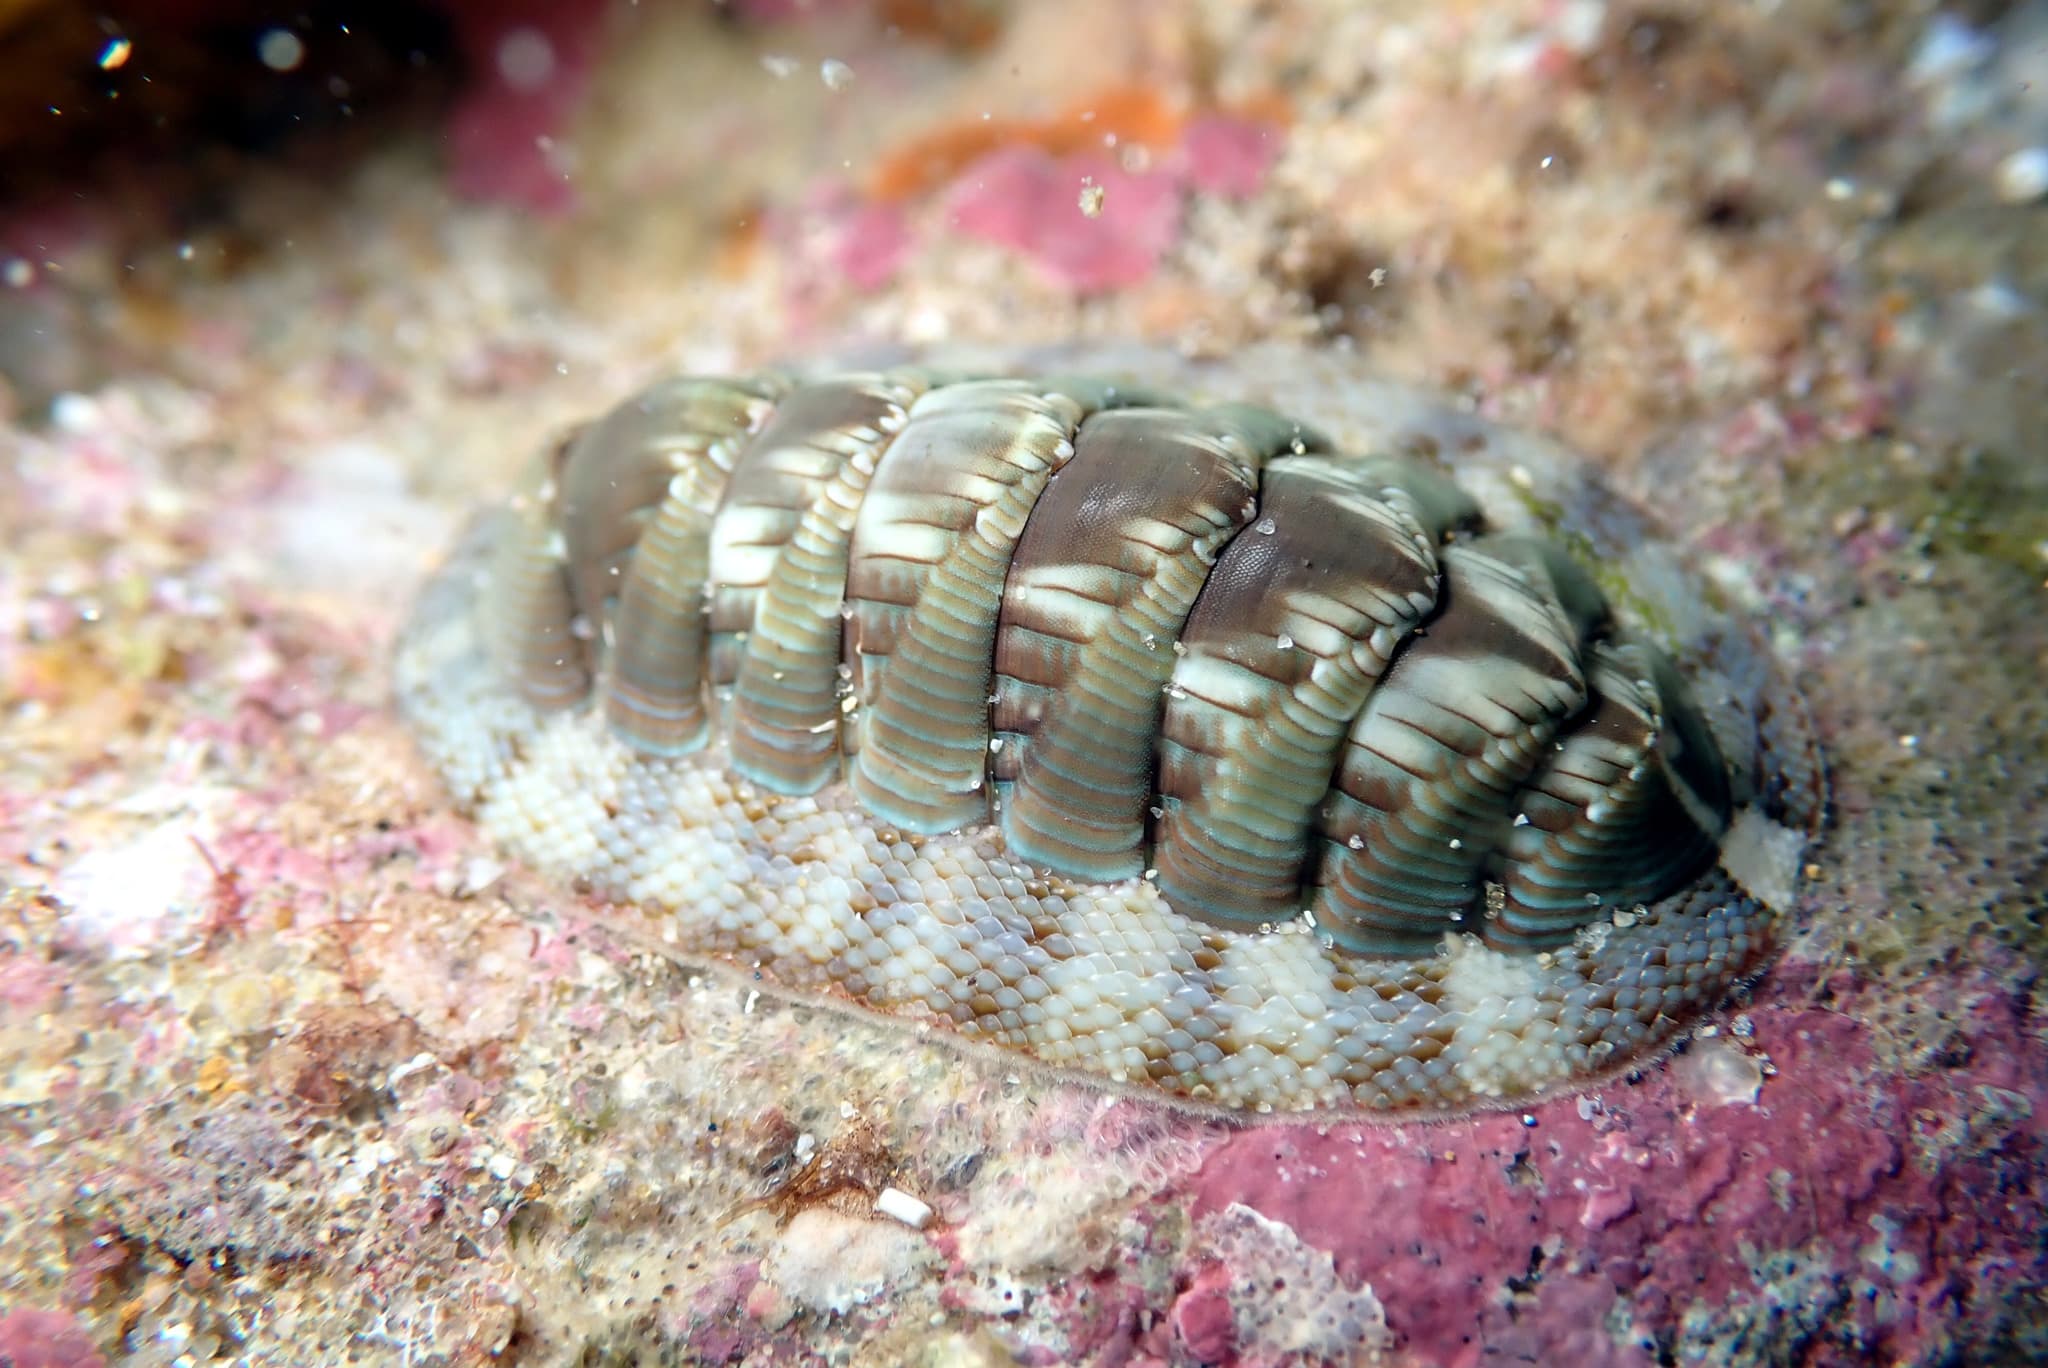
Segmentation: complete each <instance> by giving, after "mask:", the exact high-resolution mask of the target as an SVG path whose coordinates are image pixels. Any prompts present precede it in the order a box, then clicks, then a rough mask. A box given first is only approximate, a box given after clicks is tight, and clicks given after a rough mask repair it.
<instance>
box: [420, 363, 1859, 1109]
mask: <svg viewBox="0 0 2048 1368" xmlns="http://www.w3.org/2000/svg"><path fill="white" fill-rule="evenodd" d="M985 360H986V358H971V357H956V358H949V360H948V362H947V363H946V364H945V365H943V366H939V365H930V364H901V365H892V366H882V367H873V368H867V369H849V370H843V371H836V372H835V371H822V372H818V373H815V374H807V375H802V376H799V375H796V374H781V373H777V374H762V375H755V376H748V377H739V378H686V379H678V380H671V381H665V382H662V383H660V384H657V385H655V386H653V387H651V388H649V389H648V390H646V391H644V392H643V393H642V394H640V395H638V396H635V397H634V398H632V399H630V400H628V401H627V402H626V403H624V404H622V405H621V406H620V407H619V408H617V409H616V410H614V411H613V412H612V413H610V414H608V415H606V416H604V417H602V418H600V419H598V420H597V421H595V422H593V423H591V424H589V425H588V426H586V427H584V428H582V429H579V430H578V431H577V432H575V433H573V434H571V435H570V436H569V437H567V438H566V439H565V440H563V441H562V442H560V443H558V444H556V445H554V446H552V447H550V448H549V450H548V451H546V452H545V453H543V454H542V456H541V457H540V458H539V459H538V460H537V462H536V463H535V467H534V469H533V471H532V472H531V474H530V475H529V477H528V478H527V480H526V481H525V483H524V484H523V485H522V486H521V487H520V488H519V489H518V490H517V491H516V492H515V493H514V494H513V495H512V496H511V497H510V498H509V500H507V501H506V502H505V503H504V504H503V505H502V506H499V507H497V508H494V509H491V510H489V511H487V512H486V513H484V514H483V515H482V516H480V517H479V518H478V519H477V520H476V521H475V522H474V523H473V524H472V525H471V526H470V528H469V529H468V531H467V532H466V533H465V534H464V536H463V537H462V539H461V541H460V543H459V544H458V546H457V547H456V549H455V551H454V553H453V555H452V556H451V557H450V559H449V561H448V563H447V565H446V566H445V567H444V568H443V569H442V570H441V571H439V572H438V573H437V574H436V575H435V576H434V578H433V579H432V580H431V582H430V583H429V585H428V586H427V588H426V589H425V591H424V592H423V594H422V596H421V598H420V600H419V603H418V605H417V607H416V609H415V611H414V614H413V616H412V619H411V621H410V623H409V625H408V626H407V628H406V630H405V632H404V634H403V636H402V638H401V641H400V644H399V649H398V655H397V685H398V694H399V699H400V703H401V707H402V709H403V711H404V713H405V714H406V716H407V718H408V720H409V722H410V724H411V726H412V728H413V730H414V732H415V734H416V735H417V737H418V738H419V741H420V744H421V746H422V748H423V750H424V752H425V753H426V755H427V756H428V758H429V759H430V761H431V762H432V763H433V765H434V766H435V768H436V769H437V770H438V771H439V772H440V774H441V775H442V776H443V778H444V779H445V781H446V782H447V784H448V786H449V788H450V789H451V790H452V792H453V793H454V795H455V797H456V798H457V800H458V801H459V802H461V803H462V804H463V805H464V806H465V807H466V808H467V809H468V810H470V811H471V812H473V813H474V814H475V815H476V817H477V819H478V821H479V822H480V823H481V825H482V826H483V828H484V829H485V831H487V832H488V833H489V834H490V835H491V836H492V837H494V838H495V839H497V840H498V841H500V842H502V843H503V844H504V845H505V846H506V847H508V848H509V849H510V850H512V851H513V852H514V853H516V854H517V855H519V856H520V857H522V858H524V859H525V860H527V861H529V862H531V863H532V864H534V865H535V866H537V867H539V868H540V869H541V870H543V871H545V872H548V873H550V874H554V875H557V876H560V877H562V878H564V879H565V880H573V881H575V882H576V883H577V884H578V885H579V886H582V887H586V888H588V889H591V890H593V891H594V892H596V893H597V894H599V895H600V896H602V897H603V898H605V899H607V900H609V901H610V902H611V903H612V904H615V905H616V906H617V907H618V909H619V911H620V915H621V916H625V917H631V918H633V919H635V920H636V921H638V922H640V924H641V925H642V929H644V930H645V931H646V932H647V933H648V934H650V935H652V936H654V937H656V938H658V939H659V940H660V941H661V942H662V943H664V944H666V945H668V946H670V947H672V948H673V950H674V951H675V952H677V953H680V954H682V955H686V956H692V957H701V958H705V959H716V960H723V961H728V962H732V963H736V964H739V965H741V966H743V967H745V968H746V969H748V970H750V971H758V972H759V973H760V974H762V975H763V976H764V978H765V980H766V981H768V982H770V983H772V984H775V985H778V986H780V987H782V988H784V989H786V990H788V991H790V992H792V993H796V994H802V995H808V996H813V997H818V998H824V999H830V1000H833V1001H837V1002H840V1003H848V1004H852V1005H854V1006H856V1007H858V1008H861V1009H866V1010H870V1011H873V1012H876V1013H881V1014H886V1015H887V1016H889V1017H893V1018H898V1019H902V1020H905V1021H911V1022H932V1021H936V1022H939V1023H941V1024H944V1025H947V1026H950V1027H952V1028H953V1029H954V1030H956V1031H957V1032H958V1033H959V1035H960V1036H962V1037H964V1038H968V1039H974V1040H980V1041H985V1042H990V1043H993V1044H995V1045H998V1046H1002V1047H1005V1048H1007V1049H1009V1050H1012V1051H1015V1052H1018V1053H1020V1054H1021V1055H1024V1056H1028V1057H1029V1058H1030V1059H1032V1060H1034V1061H1036V1062H1037V1063H1039V1064H1042V1065H1045V1066H1048V1067H1050V1068H1053V1069H1056V1070H1062V1071H1073V1072H1075V1073H1077V1074H1079V1075H1081V1076H1084V1077H1086V1078H1088V1079H1091V1080H1093V1081H1097V1082H1103V1083H1111V1084H1121V1085H1127V1086H1130V1087H1134V1088H1141V1089H1147V1090H1152V1091H1155V1092H1157V1093H1160V1094H1164V1095H1171V1096H1172V1097H1175V1098H1178V1099H1181V1100H1185V1101H1188V1102H1191V1103H1196V1104H1206V1105H1213V1106H1219V1107H1224V1108H1230V1109H1238V1110H1247V1111H1299V1110H1305V1109H1312V1108H1331V1109H1353V1110H1364V1111H1372V1112H1390V1113H1391V1112H1398V1113H1430V1114H1444V1113H1451V1112H1456V1111H1460V1110H1466V1109H1470V1108H1474V1107H1480V1106H1497V1105H1510V1104H1513V1103H1517V1102H1521V1101H1525V1100H1527V1099H1530V1098H1532V1097H1535V1096H1538V1095H1542V1094H1545V1093H1549V1092H1554V1091H1559V1090H1563V1089H1568V1088H1572V1087H1578V1086H1584V1085H1587V1084H1589V1083H1592V1082H1594V1081H1597V1080H1598V1079H1600V1078H1602V1077H1604V1076H1606V1075H1608V1074H1611V1073H1613V1072H1614V1071H1616V1070H1618V1069H1620V1068H1622V1067H1624V1066H1626V1065H1628V1064H1630V1063H1632V1062H1635V1061H1638V1060H1640V1059H1642V1058H1643V1057H1644V1056H1645V1055H1646V1054H1648V1053H1650V1052H1652V1051H1655V1050H1656V1049H1658V1048H1660V1047H1661V1046H1664V1045H1667V1044H1668V1043H1669V1042H1670V1041H1671V1040H1672V1039H1673V1038H1674V1037H1675V1035H1676V1034H1677V1033H1678V1032H1680V1031H1681V1030H1683V1029H1686V1028H1687V1027H1688V1026H1689V1025H1690V1024H1691V1023H1693V1022H1694V1021H1696V1020H1697V1019H1698V1018H1699V1017H1701V1016H1702V1014H1704V1013H1706V1012H1709V1011H1711V1010H1712V1009H1714V1008H1715V1007H1716V1006H1718V1005H1719V1004H1720V1003H1721V1002H1722V1001H1723V1000H1724V998H1725V997H1726V995H1727V993H1728V991H1729V990H1730V988H1731V987H1733V986H1734V985H1736V984H1737V983H1739V982H1740V981H1742V980H1743V979H1744V978H1745V977H1746V976H1748V975H1750V974H1752V973H1754V972H1755V971H1756V970H1757V969H1758V968H1759V967H1760V966H1761V965H1762V964H1763V963H1764V961H1765V958H1766V957H1767V955H1768V953H1769V951H1770V949H1771V947H1772V945H1773V944H1774V941H1775V939H1776V936H1777V928H1778V924H1779V922H1780V920H1781V919H1782V917H1783V916H1784V915H1785V914H1786V913H1787V912H1788V911H1789V910H1790V908H1791V906H1792V904H1793V902H1794V900H1795V899H1796V897H1797V890H1798V879H1799V870H1800V869H1801V867H1802V859H1803V856H1802V851H1803V848H1804V845H1805V843H1806V841H1807V839H1808V838H1809V837H1810V836H1811V835H1812V834H1813V833H1814V832H1815V830H1816V829H1817V827H1818V824H1819V821H1820V817H1821V811H1822V798H1823V795H1822V776H1821V767H1820V762H1819V758H1818V755H1817V752H1816V749H1815V746H1814V743H1813V739H1812V736H1811V733H1810V730H1809V728H1808V727H1807V725H1806V723H1805V721H1804V712H1803V709H1802V707H1801V705H1800V702H1799V699H1798V698H1797V695H1796V693H1794V692H1793V691H1792V690H1791V688H1790V687H1789V686H1788V685H1787V684H1786V682H1785V681H1784V679H1783V677H1782V674H1781V671H1780V670H1779V669H1777V668H1776V667H1775V666H1774V663H1773V662H1772V660H1771V658H1770V656H1769V654H1768V652H1767V651H1766V650H1765V649H1764V648H1763V647H1761V646H1760V645H1759V644H1758V642H1757V641H1756V639H1755V638H1754V637H1753V636H1752V634H1751V633H1750V632H1749V630H1748V629H1747V628H1746V626H1745V625H1744V624H1743V623H1742V622H1741V621H1740V620H1739V617H1738V615H1737V614H1735V613H1733V612H1732V611H1731V610H1729V609H1728V608H1727V607H1725V606H1724V605H1722V604H1720V603H1719V602H1717V600H1716V596H1715V594H1714V593H1713V592H1712V590H1711V588H1710V584H1709V580H1708V577H1706V576H1704V575H1703V574H1701V573H1700V572H1699V570H1698V569H1697V567H1694V566H1691V565H1689V564H1687V563H1686V560H1685V558H1684V557H1683V556H1682V555H1681V554H1680V553H1679V552H1678V550H1677V549H1676V548H1675V547H1674V546H1672V545H1671V544H1670V543H1669V542H1668V541H1666V540H1664V539H1663V538H1660V537H1659V536H1657V535H1656V534H1655V532H1654V530H1653V528H1652V526H1651V524H1650V522H1649V519H1648V518H1647V517H1646V516H1645V515H1644V514H1643V513H1641V512H1640V511H1638V510H1636V509H1634V508H1632V507H1631V506H1629V505H1628V504H1626V503H1625V502H1623V501H1621V500H1619V499H1617V498H1615V497H1613V496H1612V495H1611V494H1609V493H1607V492H1606V491H1605V490H1604V489H1603V488H1602V486H1601V485H1600V483H1599V481H1598V480H1597V479H1596V478H1595V477H1594V475H1593V473H1592V471H1591V468H1590V465H1589V463H1588V462H1585V461H1583V460H1581V459H1579V458H1577V457H1575V456H1574V455H1572V454H1571V453H1570V452H1568V451H1566V450H1564V449H1563V448H1561V447H1559V446H1557V445H1555V444H1554V443H1551V442H1548V441H1546V440H1544V439H1541V438H1537V437H1533V436H1530V435H1528V434H1524V433H1516V432H1512V431H1508V430H1504V429H1501V428H1498V427H1496V426H1493V425H1490V424H1487V423H1485V422H1482V421H1479V420H1477V419H1475V418H1473V417H1472V416H1470V415H1469V414H1467V413H1465V412H1462V411H1461V410H1460V409H1459V408H1458V407H1457V406H1456V405H1454V404H1451V403H1449V402H1447V401H1444V400H1441V399H1434V398H1431V397H1428V396H1425V395H1421V394H1419V393H1416V392H1414V391H1411V390H1408V389H1405V388H1403V387H1401V386H1398V385H1394V384H1390V383H1387V382H1384V381H1379V380H1374V379H1370V378H1367V377H1362V376H1360V375H1358V374H1357V373H1356V372H1355V370H1354V369H1353V368H1352V366H1351V364H1350V363H1349V362H1348V361H1347V360H1346V359H1345V358H1343V357H1339V356H1330V355H1324V354H1314V353H1305V352H1299V351H1294V350H1291V349H1285V348H1272V349H1254V350H1252V351H1251V352H1248V353H1245V354H1243V355H1240V356H1239V357H1236V358H1234V359H1233V361H1232V362H1231V363H1230V364H1229V365H1204V364H1199V363H1195V362H1190V361H1186V360H1182V359H1180V358H1177V357H1174V356H1170V355H1165V354H1160V353H1156V352H1150V351H1144V350H1138V349H1131V350H1125V351H1106V352H1098V353H1096V354H1093V355H1088V356H1079V355H1071V354H1070V355H1067V356H1061V357H1051V358H1039V359H1038V364H1037V365H1035V366H1000V365H993V364H983V362H984V361H985Z"/></svg>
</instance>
